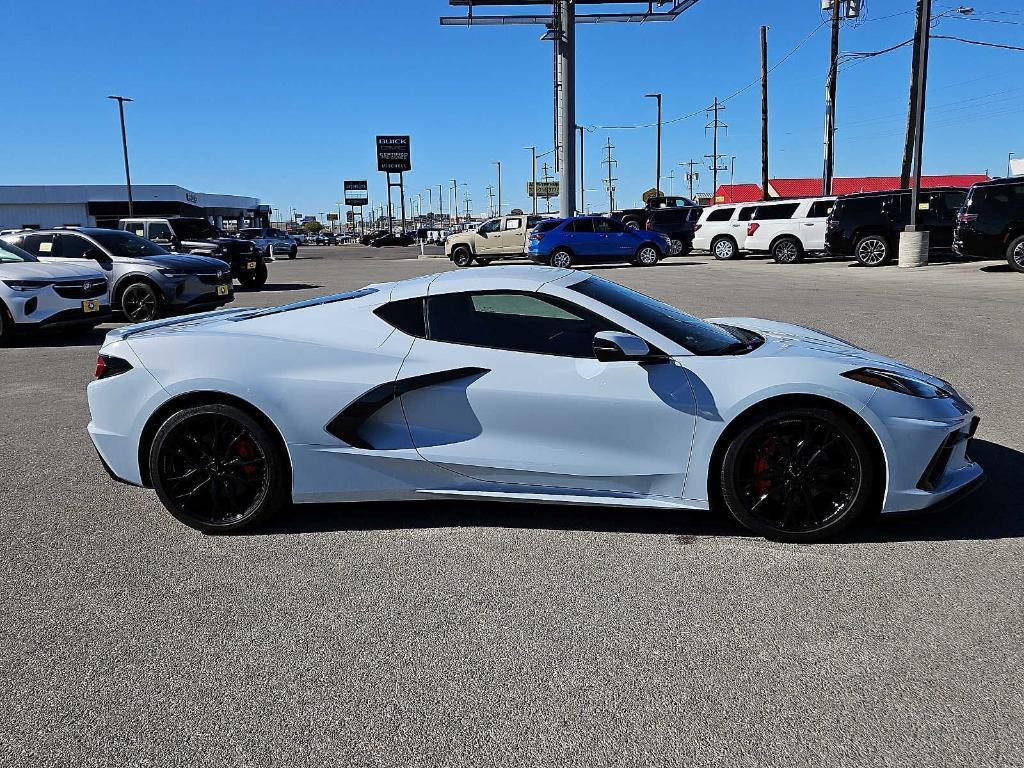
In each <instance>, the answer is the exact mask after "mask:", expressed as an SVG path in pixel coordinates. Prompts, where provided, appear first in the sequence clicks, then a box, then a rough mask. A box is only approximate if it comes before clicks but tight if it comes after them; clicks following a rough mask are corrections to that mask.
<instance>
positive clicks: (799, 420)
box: [719, 407, 877, 541]
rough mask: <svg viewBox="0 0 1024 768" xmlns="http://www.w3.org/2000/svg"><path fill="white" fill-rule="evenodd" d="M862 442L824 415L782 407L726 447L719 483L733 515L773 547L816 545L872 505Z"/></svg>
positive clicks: (843, 423) (843, 422) (870, 471)
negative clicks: (795, 543) (801, 543)
mask: <svg viewBox="0 0 1024 768" xmlns="http://www.w3.org/2000/svg"><path fill="white" fill-rule="evenodd" d="M875 482H876V478H875V470H874V462H873V461H872V455H871V451H870V449H869V448H868V445H867V443H866V442H865V441H864V438H863V437H861V435H860V433H859V432H858V431H857V430H856V429H855V428H854V426H853V425H852V424H851V423H850V422H849V421H848V420H847V419H845V418H843V417H842V416H840V415H838V414H836V413H833V412H832V411H829V410H825V409H823V408H814V407H808V408H785V409H783V410H781V411H775V412H773V413H767V414H764V415H762V416H760V417H758V418H755V419H753V420H752V421H751V422H750V423H749V424H747V425H746V426H745V427H744V428H743V429H742V430H741V431H740V432H739V433H738V434H736V435H735V437H733V439H732V441H731V442H730V443H729V445H728V447H727V448H726V451H725V455H724V457H723V459H722V465H721V472H720V477H719V483H720V490H721V494H722V499H723V501H724V502H725V506H726V508H727V509H728V510H729V512H730V514H731V515H732V516H733V517H734V518H735V519H736V520H737V521H738V522H739V523H740V524H742V525H744V526H746V527H747V528H749V529H750V530H752V531H754V532H755V533H759V534H761V535H762V536H765V537H767V538H769V539H775V540H778V541H821V540H823V539H826V538H829V537H831V536H834V535H835V534H837V533H839V532H840V531H841V530H843V529H844V528H846V527H847V526H849V525H850V524H851V523H853V522H854V521H855V520H856V519H857V518H859V517H860V516H861V515H863V514H864V513H865V512H866V511H867V510H868V509H869V508H871V507H872V506H873V505H875V504H877V497H876V494H875V493H874V487H875Z"/></svg>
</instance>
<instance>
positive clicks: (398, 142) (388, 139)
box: [377, 136, 412, 173]
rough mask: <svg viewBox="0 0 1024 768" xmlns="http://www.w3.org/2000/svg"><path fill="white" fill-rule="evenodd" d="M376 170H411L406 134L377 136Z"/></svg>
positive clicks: (410, 156) (410, 157) (390, 171)
mask: <svg viewBox="0 0 1024 768" xmlns="http://www.w3.org/2000/svg"><path fill="white" fill-rule="evenodd" d="M377 170H378V171H380V172H381V173H403V172H404V171H411V170H412V155H411V153H410V150H409V137H408V136H378V137H377Z"/></svg>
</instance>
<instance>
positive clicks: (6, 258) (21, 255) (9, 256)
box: [0, 240, 39, 264]
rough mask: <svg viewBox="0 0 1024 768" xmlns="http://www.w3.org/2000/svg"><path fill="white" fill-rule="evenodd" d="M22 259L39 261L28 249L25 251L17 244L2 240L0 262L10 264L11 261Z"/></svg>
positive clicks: (0, 243)
mask: <svg viewBox="0 0 1024 768" xmlns="http://www.w3.org/2000/svg"><path fill="white" fill-rule="evenodd" d="M21 261H39V259H37V258H36V257H35V256H33V255H32V254H31V253H29V252H28V251H23V250H21V248H18V247H17V246H16V245H11V244H10V243H6V242H4V241H3V240H0V263H3V264H9V263H11V262H21Z"/></svg>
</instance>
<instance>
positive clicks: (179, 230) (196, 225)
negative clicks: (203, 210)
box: [170, 219, 224, 240]
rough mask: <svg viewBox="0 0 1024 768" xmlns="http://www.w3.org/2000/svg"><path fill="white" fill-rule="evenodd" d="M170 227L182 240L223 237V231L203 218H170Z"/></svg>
mask: <svg viewBox="0 0 1024 768" xmlns="http://www.w3.org/2000/svg"><path fill="white" fill-rule="evenodd" d="M170 224H171V229H173V230H174V234H175V235H177V236H178V237H180V238H181V239H182V240H205V239H208V238H216V237H224V233H223V232H221V231H220V230H219V229H217V228H216V227H215V226H213V224H211V223H210V222H208V221H206V220H205V219H171V221H170Z"/></svg>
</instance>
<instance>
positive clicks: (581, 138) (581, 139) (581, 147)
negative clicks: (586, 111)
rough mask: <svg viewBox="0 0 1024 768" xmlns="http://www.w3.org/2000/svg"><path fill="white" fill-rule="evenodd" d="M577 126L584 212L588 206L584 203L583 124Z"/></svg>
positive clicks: (581, 200) (581, 209)
mask: <svg viewBox="0 0 1024 768" xmlns="http://www.w3.org/2000/svg"><path fill="white" fill-rule="evenodd" d="M576 127H577V128H578V129H579V132H580V212H581V213H582V212H583V211H585V210H586V206H585V205H584V204H583V198H584V195H585V194H586V190H585V189H584V187H583V169H584V165H583V126H582V125H577V126H576Z"/></svg>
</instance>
